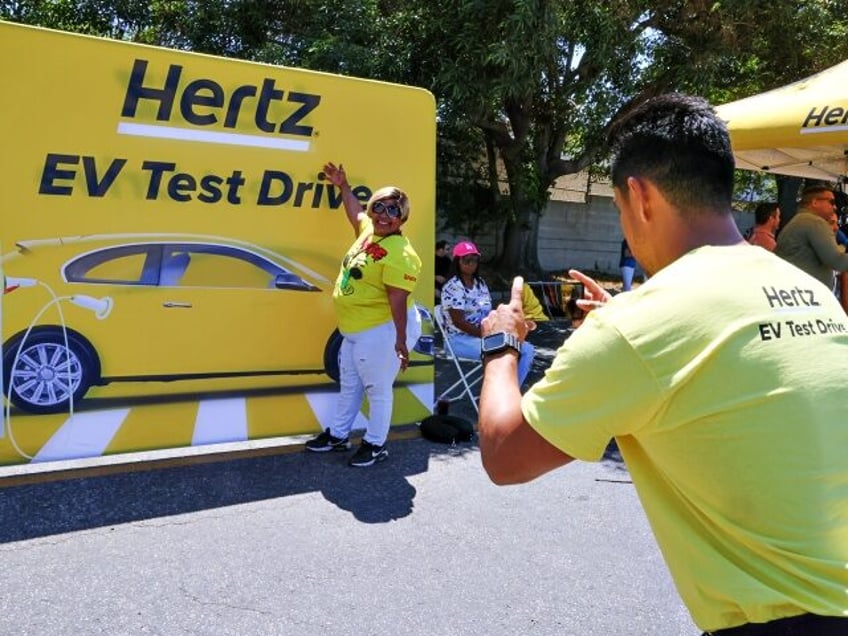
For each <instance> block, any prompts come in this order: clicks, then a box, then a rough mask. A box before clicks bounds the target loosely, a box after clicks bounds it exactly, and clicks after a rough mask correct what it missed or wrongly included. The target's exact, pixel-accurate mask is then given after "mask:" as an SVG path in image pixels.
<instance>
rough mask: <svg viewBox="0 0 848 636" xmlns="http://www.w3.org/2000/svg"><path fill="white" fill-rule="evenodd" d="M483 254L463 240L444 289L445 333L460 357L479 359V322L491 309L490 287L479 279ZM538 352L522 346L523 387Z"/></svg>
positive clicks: (520, 371)
mask: <svg viewBox="0 0 848 636" xmlns="http://www.w3.org/2000/svg"><path fill="white" fill-rule="evenodd" d="M479 265H480V251H479V250H478V249H477V246H476V245H474V243H472V242H471V241H460V242H459V243H457V244H456V246H455V247H454V248H453V263H452V264H451V274H452V276H451V277H450V278H449V279H448V281H447V282H446V283H445V284H444V286H443V287H442V310H443V314H444V318H445V333H446V335H447V337H448V338H449V339H450V345H451V348H452V349H453V350H454V352H455V353H456V355H457V356H459V357H461V358H471V359H478V358H479V357H480V337H481V332H480V323H481V322H482V321H483V318H485V317H486V316H488V315H489V312H490V311H491V310H492V296H491V295H490V294H489V287H488V286H487V285H486V282H485V281H484V280H483V279H482V278H481V277H480V274H479V273H478V271H477V269H478V267H479ZM535 355H536V349H535V348H534V347H533V345H531V344H530V343H529V342H524V343H522V345H521V356H520V357H519V358H518V384H519V386H521V385H523V384H524V380H525V379H526V378H527V374H529V373H530V368H531V367H532V366H533V357H534V356H535Z"/></svg>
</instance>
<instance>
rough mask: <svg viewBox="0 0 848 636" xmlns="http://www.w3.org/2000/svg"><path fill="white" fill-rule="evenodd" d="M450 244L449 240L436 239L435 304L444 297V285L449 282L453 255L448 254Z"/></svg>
mask: <svg viewBox="0 0 848 636" xmlns="http://www.w3.org/2000/svg"><path fill="white" fill-rule="evenodd" d="M448 247H449V244H448V242H447V241H436V259H435V261H434V269H435V272H436V279H435V292H436V296H435V304H436V305H438V304H439V303H440V302H441V299H442V286H443V285H444V284H445V283H446V282H447V280H448V276H450V269H451V262H452V261H451V257H450V256H448Z"/></svg>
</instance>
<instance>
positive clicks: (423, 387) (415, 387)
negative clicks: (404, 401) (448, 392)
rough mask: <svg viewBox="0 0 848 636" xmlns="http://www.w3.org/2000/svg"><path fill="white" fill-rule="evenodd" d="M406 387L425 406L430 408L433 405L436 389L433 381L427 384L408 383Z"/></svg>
mask: <svg viewBox="0 0 848 636" xmlns="http://www.w3.org/2000/svg"><path fill="white" fill-rule="evenodd" d="M406 388H407V389H409V392H410V393H412V395H414V396H415V397H417V398H418V401H419V402H421V404H423V405H424V407H425V408H427V409H429V408H431V407H432V406H433V400H434V399H435V390H434V388H433V383H432V382H427V383H426V384H407V385H406Z"/></svg>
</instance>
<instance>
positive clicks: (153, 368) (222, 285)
mask: <svg viewBox="0 0 848 636" xmlns="http://www.w3.org/2000/svg"><path fill="white" fill-rule="evenodd" d="M16 247H17V250H16V251H15V252H13V253H10V254H6V255H4V257H3V274H4V277H5V293H4V296H3V305H2V318H3V325H2V328H3V379H4V383H3V387H4V391H5V393H6V395H7V397H8V398H9V399H10V400H11V402H12V403H13V404H14V405H15V406H17V407H18V408H20V409H23V410H25V411H29V412H32V413H53V412H60V411H66V410H68V407H69V404H70V402H71V400H73V402H74V403H77V402H78V401H79V400H81V399H83V397H84V395H85V393H86V391H87V390H88V389H89V388H90V387H92V386H95V385H105V384H109V383H112V382H119V381H131V382H138V381H145V380H155V381H174V380H196V379H203V378H225V377H244V376H268V375H279V374H303V375H310V374H311V375H314V374H326V375H329V376H330V377H331V378H332V379H333V380H336V381H337V380H338V373H339V371H338V354H339V347H340V346H341V336H340V334H339V333H338V331H337V329H336V323H335V315H334V311H333V306H332V297H331V296H332V287H333V278H332V277H333V276H334V275H335V272H334V270H335V268H336V267H337V262H335V260H334V259H333V258H331V257H328V256H327V255H326V254H325V253H323V252H319V251H315V252H314V253H309V252H308V251H307V250H306V249H305V248H303V247H300V248H292V249H291V250H290V251H289V254H295V255H296V256H294V257H292V256H291V255H290V256H284V255H283V254H281V253H278V252H275V251H272V250H270V249H267V248H263V247H260V246H257V245H254V244H251V243H247V242H244V241H240V240H236V239H231V238H225V237H219V236H202V235H165V234H157V235H141V234H122V235H91V236H81V237H68V238H56V239H42V240H33V241H19V242H18V243H16ZM419 311H420V312H421V313H422V316H423V317H424V318H425V320H427V319H429V314H428V312H427V311H426V310H425V309H423V308H420V309H419ZM63 323H64V325H63ZM425 333H427V334H429V333H432V330H431V329H429V328H428V329H425ZM419 343H420V345H421V346H419V347H416V348H417V349H418V351H419V352H420V353H419V354H417V355H416V360H414V361H413V364H418V365H421V364H432V349H431V344H432V339H431V338H428V337H426V336H425V337H423V338H422V340H421V341H419ZM422 353H423V354H424V355H421V354H422ZM427 354H430V355H427Z"/></svg>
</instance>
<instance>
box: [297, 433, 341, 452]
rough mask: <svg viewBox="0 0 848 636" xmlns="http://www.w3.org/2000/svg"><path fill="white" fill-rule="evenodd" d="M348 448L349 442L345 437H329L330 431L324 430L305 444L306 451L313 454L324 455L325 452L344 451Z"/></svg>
mask: <svg viewBox="0 0 848 636" xmlns="http://www.w3.org/2000/svg"><path fill="white" fill-rule="evenodd" d="M349 448H350V440H349V439H348V438H347V437H345V438H341V437H333V436H332V435H330V429H329V428H325V429H324V432H323V433H321V434H320V435H318V437H315V438H313V439H311V440H309V441H308V442H306V450H308V451H313V452H315V453H326V452H327V451H346V450H347V449H349Z"/></svg>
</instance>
